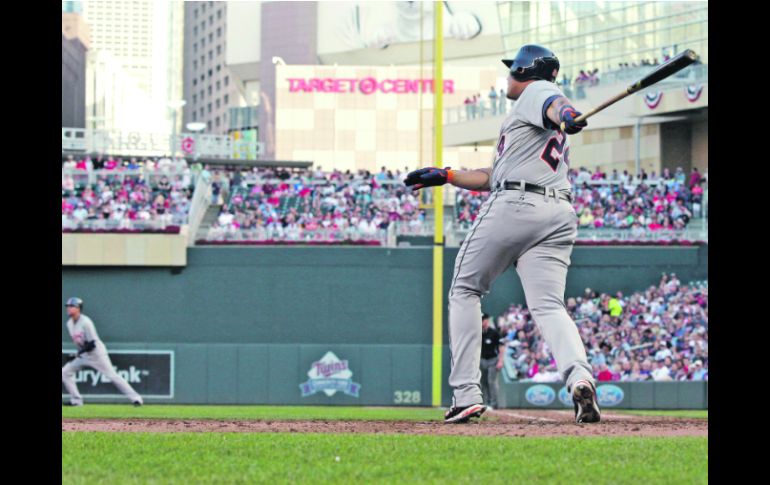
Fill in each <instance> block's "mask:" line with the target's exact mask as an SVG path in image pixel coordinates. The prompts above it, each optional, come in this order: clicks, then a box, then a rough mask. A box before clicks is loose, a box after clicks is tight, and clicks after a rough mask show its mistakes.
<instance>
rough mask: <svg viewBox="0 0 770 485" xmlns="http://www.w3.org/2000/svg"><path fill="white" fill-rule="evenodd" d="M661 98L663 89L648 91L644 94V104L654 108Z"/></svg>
mask: <svg viewBox="0 0 770 485" xmlns="http://www.w3.org/2000/svg"><path fill="white" fill-rule="evenodd" d="M662 99H663V91H658V92H649V93H645V94H644V104H646V105H647V107H648V108H650V109H655V108H657V107H658V105H659V104H660V101H661V100H662Z"/></svg>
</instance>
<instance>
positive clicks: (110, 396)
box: [61, 349, 176, 399]
mask: <svg viewBox="0 0 770 485" xmlns="http://www.w3.org/2000/svg"><path fill="white" fill-rule="evenodd" d="M74 351H75V349H70V350H64V349H62V351H61V353H62V354H69V353H70V352H74ZM107 354H108V355H109V354H147V355H161V354H168V355H170V356H171V362H170V365H171V372H170V374H171V375H170V377H171V382H170V383H169V384H170V391H171V393H170V394H145V395H143V396H142V397H143V398H144V397H148V398H152V399H174V389H175V387H176V386H175V385H174V384H175V380H174V369H175V368H176V366H175V365H174V358H175V351H173V350H110V351H108V352H107ZM69 396H70V395H69V394H66V393H62V395H61V397H62V398H65V397H69ZM81 396H83V397H89V398H93V399H99V398H104V399H114V398H120V397H126V396H124V395H123V394H81Z"/></svg>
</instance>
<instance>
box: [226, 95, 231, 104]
mask: <svg viewBox="0 0 770 485" xmlns="http://www.w3.org/2000/svg"><path fill="white" fill-rule="evenodd" d="M229 102H230V95H229V94H225V106H227V103H229Z"/></svg>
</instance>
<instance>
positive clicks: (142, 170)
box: [61, 156, 194, 231]
mask: <svg viewBox="0 0 770 485" xmlns="http://www.w3.org/2000/svg"><path fill="white" fill-rule="evenodd" d="M193 177H194V174H193V171H192V170H191V168H190V167H188V165H187V162H186V161H185V160H184V159H177V160H172V159H170V158H165V157H164V158H153V159H149V158H148V159H144V160H141V161H138V160H137V159H136V158H131V159H129V160H123V159H121V158H115V157H104V158H102V157H97V158H95V159H91V158H90V157H84V158H82V159H80V160H74V158H73V157H72V156H69V157H68V159H67V160H66V161H63V163H62V200H61V204H62V229H63V230H97V231H98V230H114V229H117V230H131V229H134V228H136V227H138V226H141V224H142V223H154V224H153V227H157V228H164V227H166V226H181V225H182V224H185V223H186V222H187V214H188V212H189V209H190V201H191V198H192V191H193V185H192V183H193Z"/></svg>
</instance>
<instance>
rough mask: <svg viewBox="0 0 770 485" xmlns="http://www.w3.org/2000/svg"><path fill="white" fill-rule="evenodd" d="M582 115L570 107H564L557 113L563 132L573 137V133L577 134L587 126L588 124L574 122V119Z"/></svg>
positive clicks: (585, 122)
mask: <svg viewBox="0 0 770 485" xmlns="http://www.w3.org/2000/svg"><path fill="white" fill-rule="evenodd" d="M581 114H582V113H581V112H580V111H576V110H575V108H573V107H572V106H564V107H563V108H562V109H561V111H560V112H559V119H560V120H561V121H562V126H563V127H564V128H563V130H564V132H565V133H567V134H568V135H574V134H575V133H578V132H579V131H580V130H582V129H583V128H585V127H586V126H588V122H587V121H585V120H583V121H580V122H578V121H575V118H577V117H578V116H580V115H581Z"/></svg>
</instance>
